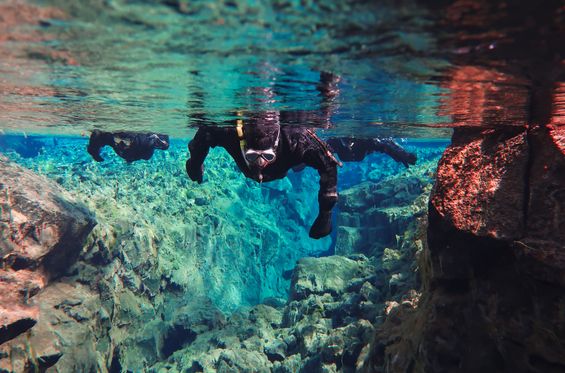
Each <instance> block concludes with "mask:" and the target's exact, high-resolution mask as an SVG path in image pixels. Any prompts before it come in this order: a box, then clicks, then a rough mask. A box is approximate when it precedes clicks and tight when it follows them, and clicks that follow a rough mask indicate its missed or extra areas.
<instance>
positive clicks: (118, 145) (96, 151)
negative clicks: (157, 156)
mask: <svg viewBox="0 0 565 373" xmlns="http://www.w3.org/2000/svg"><path fill="white" fill-rule="evenodd" d="M106 145H108V146H111V147H112V148H113V149H114V151H115V152H116V154H117V155H119V156H120V157H122V158H123V159H125V160H126V161H127V162H128V163H130V162H134V161H138V160H140V159H145V160H148V159H150V158H151V157H152V156H153V152H154V151H155V149H161V150H167V149H168V148H169V136H168V135H162V134H159V133H136V132H103V131H98V130H94V131H93V132H92V134H91V135H90V139H89V141H88V147H87V150H88V153H90V155H91V156H92V158H94V160H95V161H96V162H102V161H103V160H104V159H103V158H102V157H101V156H100V150H101V149H102V148H103V147H104V146H106Z"/></svg>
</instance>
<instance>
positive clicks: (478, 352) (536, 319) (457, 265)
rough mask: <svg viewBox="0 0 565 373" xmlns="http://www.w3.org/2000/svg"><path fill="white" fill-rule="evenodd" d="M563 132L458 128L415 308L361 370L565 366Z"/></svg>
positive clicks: (390, 328) (435, 201)
mask: <svg viewBox="0 0 565 373" xmlns="http://www.w3.org/2000/svg"><path fill="white" fill-rule="evenodd" d="M564 132H565V129H564V128H563V127H561V128H559V127H532V128H529V129H527V128H523V127H519V128H511V129H508V128H506V129H498V130H494V129H493V130H481V129H456V130H455V133H454V136H453V144H452V145H451V146H450V147H449V148H448V149H447V150H446V152H445V154H444V156H443V158H442V160H441V161H440V163H439V168H438V179H437V184H436V186H435V188H434V191H433V194H432V197H431V200H430V214H429V229H428V233H429V236H428V237H429V251H428V250H426V251H425V255H424V257H425V258H427V259H428V260H426V261H424V263H425V264H423V265H422V267H423V272H424V274H425V276H424V281H425V283H424V290H423V295H422V299H421V300H420V302H419V305H418V307H417V308H414V307H398V308H397V309H396V310H395V311H394V312H393V313H392V314H391V315H389V317H388V318H387V320H386V322H385V324H384V325H383V327H382V328H381V329H380V330H379V331H378V332H377V334H376V337H375V342H374V345H373V347H372V352H371V356H370V357H369V359H368V361H367V367H368V369H367V370H368V371H373V372H398V371H413V372H451V371H458V372H502V371H511V372H562V371H565V348H564V346H563V343H562V341H563V340H564V338H565V334H564V331H565V323H564V321H563V317H562V315H563V312H562V310H563V307H564V305H565V297H564V295H563V294H565V289H564V286H565V277H564V273H565V264H564V263H565V257H564V253H565V246H564V245H563V242H565V240H564V239H565V213H564V211H565V206H564V203H565V155H564V154H565V152H564V147H563V142H562V139H563V134H564Z"/></svg>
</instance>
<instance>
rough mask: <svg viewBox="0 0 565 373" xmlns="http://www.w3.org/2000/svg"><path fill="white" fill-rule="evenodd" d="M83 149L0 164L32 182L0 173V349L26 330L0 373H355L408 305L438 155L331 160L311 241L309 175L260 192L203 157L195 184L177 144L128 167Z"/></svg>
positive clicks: (2, 355)
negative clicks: (331, 191)
mask: <svg viewBox="0 0 565 373" xmlns="http://www.w3.org/2000/svg"><path fill="white" fill-rule="evenodd" d="M428 145H429V144H428ZM85 146H86V142H85V141H84V140H80V139H70V138H57V140H56V147H55V145H54V144H51V142H50V141H47V142H46V147H45V148H44V151H43V152H42V153H41V154H40V155H38V156H37V157H34V158H22V157H20V156H19V155H18V154H16V153H14V152H7V153H6V155H7V156H8V157H9V158H11V159H12V160H13V161H15V163H18V164H20V165H23V166H24V167H25V168H27V169H31V170H32V171H33V173H31V172H30V171H25V168H20V167H19V166H16V164H15V163H12V161H8V160H3V161H2V163H3V164H2V174H3V177H2V184H3V185H2V189H3V190H2V197H1V199H0V200H1V205H2V221H1V223H2V225H3V226H4V227H3V232H4V233H3V237H2V240H3V248H2V257H3V259H2V260H3V266H4V270H2V272H3V274H2V279H3V281H2V282H0V285H1V286H2V287H3V288H4V289H3V290H4V291H3V292H2V294H4V295H3V297H4V298H6V297H9V298H10V299H2V302H1V303H2V307H4V308H5V310H4V311H5V313H4V314H5V315H9V316H7V317H4V318H5V319H3V320H1V321H2V328H3V330H4V331H5V332H7V333H6V335H7V337H6V338H3V340H1V341H0V343H2V342H6V341H5V340H6V339H10V338H13V337H16V336H17V335H18V334H19V333H22V332H24V331H25V330H26V329H28V328H30V327H31V329H29V330H28V331H27V332H24V333H23V334H20V335H19V336H17V337H16V338H15V339H13V340H10V341H9V342H6V343H4V344H3V345H2V346H1V347H0V351H1V352H0V370H4V371H25V370H26V369H27V370H33V368H34V367H38V368H40V369H45V368H47V367H49V366H53V368H52V369H56V370H57V371H59V372H67V371H68V372H77V371H81V372H88V371H93V372H94V371H113V372H118V371H141V370H147V371H155V372H160V371H201V370H204V371H215V370H217V371H234V372H235V371H253V372H257V371H277V372H294V371H303V372H311V371H328V372H330V371H337V370H343V371H354V370H355V366H356V365H357V364H358V360H359V361H362V358H361V359H360V358H359V356H360V355H361V356H362V357H363V356H365V355H366V354H367V352H368V350H367V349H368V347H367V346H368V345H369V342H370V341H371V339H372V336H373V334H374V330H375V327H376V326H377V325H379V324H380V323H381V322H382V320H383V317H384V315H385V314H386V313H388V312H390V310H391V309H394V308H395V307H397V306H398V304H399V303H403V304H405V306H407V305H413V304H414V303H413V302H414V300H415V299H417V298H418V295H419V294H418V293H417V292H416V289H418V281H417V278H416V269H417V265H416V262H415V257H416V254H417V253H418V252H421V250H422V248H423V246H424V242H425V237H424V236H425V229H424V228H425V221H426V219H425V216H426V208H427V199H428V196H429V192H430V190H431V181H432V178H433V173H434V169H435V167H436V164H437V161H438V159H439V156H440V154H441V153H442V151H443V147H441V146H437V145H434V146H418V147H411V150H415V151H416V152H417V153H418V156H419V163H418V165H417V166H416V167H411V168H410V169H408V170H404V169H403V168H402V167H400V166H399V165H397V164H395V163H394V162H393V161H392V160H390V159H388V158H387V157H385V156H382V155H373V156H371V157H370V158H369V159H368V160H367V161H366V162H363V163H362V164H348V163H346V164H345V166H344V167H343V168H342V169H341V170H340V178H341V180H343V181H348V182H349V183H347V182H346V183H344V184H346V185H347V189H345V190H341V191H340V201H339V205H338V211H337V212H336V226H335V228H336V229H335V231H336V236H335V237H334V238H326V239H322V240H312V239H310V238H309V237H308V228H309V226H310V224H311V222H312V221H313V220H314V218H315V215H316V213H317V206H316V196H317V189H318V176H317V175H316V173H315V172H314V171H313V170H304V171H302V172H300V173H296V174H293V173H292V172H291V174H290V175H289V177H288V178H286V179H283V180H281V181H278V182H274V183H268V184H265V185H263V186H259V185H258V184H256V183H255V182H252V181H249V180H247V179H245V178H244V177H243V176H242V175H241V174H240V172H239V171H237V170H236V168H235V165H234V164H233V162H232V161H231V159H230V158H229V156H228V155H227V154H226V153H225V152H223V151H222V150H216V151H213V152H212V153H211V156H210V159H209V160H208V161H207V162H206V170H205V180H206V182H205V183H204V184H201V185H198V184H196V183H193V182H191V181H190V180H189V179H188V178H187V177H186V175H185V172H184V161H185V160H186V150H185V149H186V142H181V141H175V142H173V146H172V147H171V149H169V151H167V152H157V153H156V154H155V156H154V157H153V158H152V159H151V160H150V161H148V162H136V163H134V164H126V163H125V162H123V161H122V160H121V159H119V158H117V156H115V155H114V154H113V153H111V151H109V150H106V151H105V152H104V153H103V154H104V155H105V157H106V159H107V160H106V161H105V162H103V163H96V162H94V161H92V160H91V158H90V156H89V155H88V154H87V153H86V152H85V150H84V149H85ZM37 174H39V175H44V176H46V177H47V178H49V179H51V180H54V181H55V182H56V183H53V182H48V181H46V180H45V179H44V177H43V176H38V175H37ZM362 180H365V181H363V182H361V181H362ZM355 182H358V183H357V184H355ZM65 190H66V191H65ZM53 206H57V207H56V208H53ZM61 216H64V217H65V218H64V219H63V218H61ZM26 219H27V220H28V221H27V224H26V223H25V221H26ZM26 227H27V228H31V229H27V230H26V229H22V228H26ZM46 227H47V228H46ZM69 227H72V229H71V228H69ZM5 228H8V229H5ZM30 230H35V232H39V233H35V235H34V234H33V233H30ZM42 232H43V233H42ZM45 232H47V233H45ZM89 232H90V233H89ZM9 234H10V235H12V236H10V237H8V235H9ZM18 234H21V235H22V236H21V237H17V235H18ZM87 234H88V235H87ZM83 241H84V242H85V243H84V245H82V249H81V247H80V246H81V245H79V243H80V242H83ZM332 241H334V242H332ZM5 242H9V243H10V244H9V245H8V246H5V245H6V244H5ZM18 243H19V247H18ZM334 243H335V249H334ZM26 244H31V245H33V246H34V247H37V250H31V252H30V250H29V249H26ZM10 245H11V246H10ZM332 249H334V250H335V254H336V255H331V256H327V255H329V254H332V253H331V252H330V251H332ZM301 258H303V259H301ZM297 261H298V262H297ZM7 294H11V295H9V296H8V295H7ZM10 317H11V318H12V319H10ZM362 351H364V352H363V354H362Z"/></svg>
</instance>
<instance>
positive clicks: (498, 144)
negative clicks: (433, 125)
mask: <svg viewBox="0 0 565 373" xmlns="http://www.w3.org/2000/svg"><path fill="white" fill-rule="evenodd" d="M527 167H528V144H527V138H526V131H525V129H524V128H518V129H510V130H483V129H456V130H455V133H454V134H453V139H452V145H451V146H449V147H448V148H447V149H446V151H445V153H444V155H443V157H442V159H441V160H440V162H439V165H438V171H437V180H436V184H435V187H434V191H433V192H432V194H433V195H432V198H431V201H430V205H431V206H430V207H431V208H433V209H435V210H436V211H437V213H438V214H439V216H440V218H441V219H442V221H444V222H445V223H447V224H450V225H452V226H453V227H454V228H455V229H457V230H460V231H463V232H469V233H472V234H473V235H476V236H485V237H493V238H517V237H519V236H520V235H521V233H522V230H523V228H524V196H525V187H526V183H525V180H526V172H527Z"/></svg>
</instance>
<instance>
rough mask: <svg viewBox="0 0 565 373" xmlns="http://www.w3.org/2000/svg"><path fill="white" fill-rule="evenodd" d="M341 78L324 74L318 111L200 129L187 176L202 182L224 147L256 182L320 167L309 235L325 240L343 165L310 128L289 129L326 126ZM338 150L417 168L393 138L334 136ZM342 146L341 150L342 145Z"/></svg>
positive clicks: (262, 115) (269, 114)
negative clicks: (213, 155)
mask: <svg viewBox="0 0 565 373" xmlns="http://www.w3.org/2000/svg"><path fill="white" fill-rule="evenodd" d="M339 80H340V78H339V77H338V76H336V75H333V74H331V73H321V74H320V84H319V85H318V87H317V88H318V90H319V91H320V93H321V94H322V97H323V104H322V107H321V109H320V110H319V111H260V112H255V113H251V114H249V115H248V116H247V118H245V122H244V118H243V117H240V119H237V120H236V126H235V127H234V126H230V127H217V126H201V127H200V128H199V129H198V131H197V133H196V135H195V136H194V138H193V139H192V141H190V143H189V145H188V149H189V150H190V158H189V159H188V160H187V162H186V172H187V174H188V176H189V177H190V178H191V179H192V180H193V181H196V182H198V183H201V182H202V179H203V172H204V160H205V159H206V156H207V155H208V152H209V150H210V148H211V147H212V148H213V147H216V146H221V147H223V148H225V149H226V150H227V152H228V153H229V154H230V155H231V157H232V158H233V159H234V161H235V163H236V164H237V166H238V167H239V169H240V170H241V172H243V174H244V175H245V176H246V177H248V178H250V179H253V180H255V181H258V182H263V181H272V180H276V179H281V178H283V177H285V176H286V175H287V173H288V171H289V170H290V169H295V170H299V169H301V168H303V167H305V166H309V167H313V168H315V169H316V170H317V171H318V173H319V175H320V189H319V191H318V204H319V212H318V216H317V218H316V220H315V221H314V223H313V224H312V227H311V228H310V237H312V238H321V237H324V236H327V235H328V234H330V232H331V230H332V224H331V212H332V209H333V207H334V205H335V203H336V202H337V198H338V194H337V166H338V165H340V162H339V161H338V160H337V159H336V158H335V157H334V155H333V154H332V149H331V147H330V146H328V144H327V143H326V142H324V141H323V140H321V139H320V138H319V137H318V136H317V135H316V134H315V133H314V132H313V130H312V129H310V128H306V127H303V126H295V125H287V124H289V123H292V124H294V123H297V122H302V123H308V124H309V125H311V126H313V127H322V128H327V127H328V126H329V123H330V121H329V119H330V115H331V111H332V104H333V100H334V98H335V97H336V96H337V94H338V93H339V89H338V86H337V83H338V82H339ZM332 143H334V144H335V145H336V148H335V149H334V151H335V152H336V153H337V154H338V156H340V158H341V159H342V160H343V161H358V160H361V159H363V158H364V157H365V155H366V154H368V153H371V152H374V151H380V152H384V153H387V154H389V155H390V156H391V157H392V158H393V159H395V160H397V161H399V162H402V163H403V164H405V165H408V164H414V163H415V161H416V156H415V155H413V154H411V153H408V152H406V151H405V150H404V149H402V148H401V147H400V146H399V145H398V144H396V143H395V142H393V141H392V140H390V139H386V140H385V139H372V140H365V141H353V139H352V138H344V139H341V138H334V139H332ZM338 145H342V146H338Z"/></svg>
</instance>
